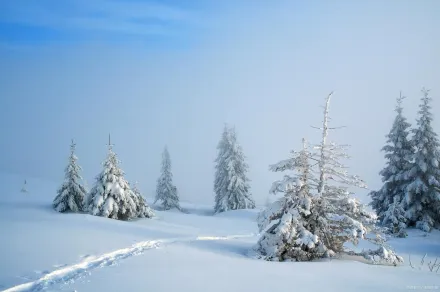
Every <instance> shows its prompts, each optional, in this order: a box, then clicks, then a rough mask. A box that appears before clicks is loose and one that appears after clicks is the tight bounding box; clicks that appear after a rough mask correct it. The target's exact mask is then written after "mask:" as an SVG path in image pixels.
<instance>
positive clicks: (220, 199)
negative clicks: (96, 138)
mask: <svg viewBox="0 0 440 292" xmlns="http://www.w3.org/2000/svg"><path fill="white" fill-rule="evenodd" d="M75 146H76V144H75V143H74V142H73V141H72V144H71V148H70V150H71V151H70V156H69V163H68V165H67V167H66V169H65V180H64V182H63V184H62V185H61V187H60V188H59V189H58V192H57V196H56V197H55V199H54V201H53V207H54V209H55V210H57V211H58V212H88V213H90V214H92V215H95V216H102V217H107V218H112V219H119V220H130V219H133V218H151V217H153V216H154V212H153V211H152V209H151V208H150V207H149V206H148V204H147V203H146V200H145V198H144V197H143V196H142V195H141V193H140V191H139V190H138V189H137V186H136V185H130V184H129V183H128V182H127V180H126V179H125V178H124V172H123V171H122V169H121V168H120V167H119V160H118V158H117V156H116V153H115V152H113V147H112V144H111V143H110V137H109V145H108V154H107V158H106V159H105V161H104V162H103V169H102V171H101V173H99V174H98V176H97V177H96V181H95V184H94V186H93V188H92V189H91V190H90V191H87V189H86V187H85V186H84V183H83V179H82V177H81V175H80V172H81V167H80V166H79V165H78V163H77V160H78V158H77V157H76V155H75ZM217 148H218V150H219V154H218V158H217V159H216V162H217V165H216V173H215V182H214V190H215V207H214V209H215V213H219V212H224V211H228V210H237V209H245V208H255V202H254V200H253V199H252V195H251V193H250V186H249V179H248V178H247V176H246V173H247V171H248V165H247V164H246V162H245V156H244V154H243V150H242V148H241V146H240V145H239V144H238V143H237V135H236V132H235V129H234V128H228V127H227V126H225V128H224V132H223V134H222V138H221V140H220V143H219V145H218V147H217ZM179 201H180V200H179V195H178V191H177V187H176V186H175V185H174V183H173V174H172V171H171V158H170V154H169V152H168V149H167V147H165V149H164V151H163V154H162V168H161V175H160V177H159V178H158V180H157V187H156V196H155V200H154V204H156V203H157V202H159V203H160V205H161V208H162V209H163V210H170V209H177V210H181V208H180V204H179Z"/></svg>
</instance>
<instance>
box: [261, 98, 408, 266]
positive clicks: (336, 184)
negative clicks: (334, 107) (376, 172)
mask: <svg viewBox="0 0 440 292" xmlns="http://www.w3.org/2000/svg"><path fill="white" fill-rule="evenodd" d="M331 96H332V94H330V95H329V96H328V97H327V99H326V104H325V107H324V108H325V109H324V120H323V124H322V127H321V128H319V129H320V130H321V131H322V136H321V137H322V138H321V141H320V143H319V144H317V145H313V146H309V145H308V144H307V143H306V141H305V140H303V149H302V150H301V151H299V152H298V151H293V157H291V158H289V159H287V160H283V161H281V162H279V163H277V164H275V165H272V166H270V169H271V170H272V171H276V172H278V171H282V172H284V171H289V172H293V174H294V175H291V174H286V175H285V176H284V178H283V179H282V180H281V181H277V182H275V183H274V184H273V186H272V188H271V192H273V193H279V192H281V193H284V196H283V197H282V198H280V199H279V200H277V201H275V202H274V203H272V204H270V205H269V207H268V208H266V209H265V210H263V211H262V212H260V214H259V217H258V227H259V229H260V234H261V237H260V239H259V241H258V243H257V245H256V246H255V251H256V252H257V254H258V255H259V256H260V257H261V258H264V259H266V260H270V261H287V260H293V261H310V260H313V259H317V258H324V257H332V256H334V255H335V254H340V253H343V252H351V253H353V254H356V253H355V252H354V251H348V250H347V248H346V246H345V245H344V244H345V243H347V242H351V243H353V244H357V243H358V241H359V240H360V239H365V240H369V241H371V242H373V243H375V244H377V245H379V247H378V249H377V250H367V251H363V252H362V253H358V255H359V256H363V257H365V258H367V259H369V260H371V261H377V260H380V261H385V262H387V263H392V264H397V263H400V262H402V261H403V259H402V258H401V257H399V256H397V255H396V254H395V253H394V252H393V251H391V250H390V249H389V248H388V247H386V246H385V242H384V239H383V238H382V237H381V236H380V234H381V233H380V230H379V229H378V228H377V227H376V225H375V223H376V222H377V216H376V215H375V214H374V213H373V212H368V211H367V210H366V206H365V205H363V204H361V203H360V202H359V201H358V200H357V199H356V198H355V197H354V196H353V193H351V192H350V191H349V187H353V186H355V187H361V188H365V187H366V186H365V183H364V182H363V181H362V180H361V179H360V178H359V177H358V176H356V175H351V174H349V173H348V172H347V170H346V167H345V166H344V164H343V159H346V158H348V156H347V154H346V152H345V148H346V147H345V146H343V145H338V144H336V143H334V142H330V141H328V134H329V130H330V129H332V128H330V127H329V103H330V98H331ZM369 233H372V234H374V235H375V236H373V237H372V236H369V235H368V234H369Z"/></svg>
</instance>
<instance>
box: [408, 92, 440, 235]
mask: <svg viewBox="0 0 440 292" xmlns="http://www.w3.org/2000/svg"><path fill="white" fill-rule="evenodd" d="M422 93H423V97H422V99H421V104H420V106H419V108H420V110H419V117H418V119H417V128H416V129H415V130H414V135H413V139H412V141H413V143H414V145H415V147H416V152H415V154H414V160H413V164H412V168H411V170H410V171H409V172H408V176H409V179H410V181H411V183H410V184H409V185H408V187H407V194H406V197H405V204H406V206H405V210H406V217H407V218H408V221H409V222H408V224H409V225H412V226H414V225H415V226H416V227H418V228H420V229H422V230H425V231H430V230H431V228H432V227H435V226H436V225H439V224H440V152H439V147H440V144H439V141H438V138H437V134H436V133H435V132H434V129H433V128H432V125H431V124H432V120H433V116H432V113H431V105H430V103H431V97H430V96H429V90H426V89H422Z"/></svg>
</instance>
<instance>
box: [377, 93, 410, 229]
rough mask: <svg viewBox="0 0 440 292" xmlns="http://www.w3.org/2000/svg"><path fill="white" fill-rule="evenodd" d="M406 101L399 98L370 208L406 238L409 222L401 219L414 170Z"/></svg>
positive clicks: (383, 221) (381, 219) (383, 223)
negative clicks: (405, 114) (407, 189)
mask: <svg viewBox="0 0 440 292" xmlns="http://www.w3.org/2000/svg"><path fill="white" fill-rule="evenodd" d="M404 98H405V97H404V96H402V94H400V96H399V97H398V98H397V106H396V109H395V111H396V113H397V115H396V117H395V119H394V123H393V126H392V128H391V130H390V132H389V133H388V135H387V138H388V139H387V144H386V145H385V146H384V147H383V148H382V151H384V152H385V159H386V166H385V168H384V169H383V170H382V171H381V172H380V175H381V176H382V182H383V183H384V184H383V186H382V188H381V189H380V190H378V191H372V192H370V194H369V195H370V197H371V199H372V201H371V203H370V205H371V206H372V208H373V209H374V211H376V214H377V215H378V218H379V221H380V222H381V223H382V225H383V226H385V227H388V228H389V229H390V231H391V232H392V233H394V234H395V235H397V236H399V237H404V236H405V234H406V233H405V230H404V229H405V228H406V221H407V220H406V218H405V216H402V214H403V212H404V209H403V206H402V201H403V199H404V196H405V193H406V188H407V186H408V184H409V183H410V180H409V179H408V176H407V172H408V170H409V169H410V168H411V160H412V156H413V154H414V147H413V145H412V143H411V141H410V140H409V137H408V135H409V128H410V126H411V125H410V124H409V123H408V122H407V121H406V118H405V117H404V116H403V113H402V111H403V108H402V101H403V99H404Z"/></svg>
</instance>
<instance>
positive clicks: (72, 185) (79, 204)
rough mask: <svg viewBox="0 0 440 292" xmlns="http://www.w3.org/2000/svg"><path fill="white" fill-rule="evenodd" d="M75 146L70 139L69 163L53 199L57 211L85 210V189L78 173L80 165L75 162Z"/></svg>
mask: <svg viewBox="0 0 440 292" xmlns="http://www.w3.org/2000/svg"><path fill="white" fill-rule="evenodd" d="M75 146H76V144H75V142H74V141H73V140H72V144H71V145H70V156H69V164H68V165H67V167H66V169H65V179H64V182H63V184H62V185H61V187H60V188H59V189H58V192H57V193H58V195H57V196H56V197H55V199H54V201H53V208H54V209H55V210H57V211H58V212H68V211H70V212H80V211H85V208H84V203H85V202H84V200H85V197H86V194H87V190H86V188H85V187H84V185H83V182H82V177H81V175H80V171H81V167H80V166H79V165H78V164H77V160H78V158H77V157H76V155H75Z"/></svg>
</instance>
